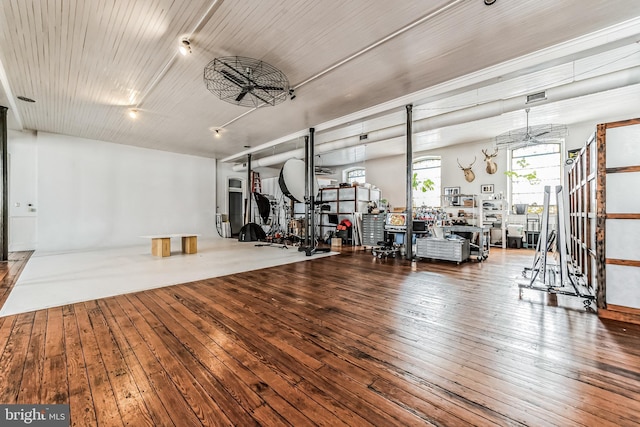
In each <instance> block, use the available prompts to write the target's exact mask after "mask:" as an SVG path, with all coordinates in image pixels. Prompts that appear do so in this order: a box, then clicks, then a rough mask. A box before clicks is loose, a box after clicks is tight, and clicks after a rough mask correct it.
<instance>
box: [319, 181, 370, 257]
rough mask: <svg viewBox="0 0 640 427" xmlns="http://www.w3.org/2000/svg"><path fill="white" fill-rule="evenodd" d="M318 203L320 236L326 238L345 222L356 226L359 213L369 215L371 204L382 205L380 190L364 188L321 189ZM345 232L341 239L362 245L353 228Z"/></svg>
mask: <svg viewBox="0 0 640 427" xmlns="http://www.w3.org/2000/svg"><path fill="white" fill-rule="evenodd" d="M317 201H318V203H319V204H320V221H319V227H320V236H325V235H326V234H328V233H329V232H333V231H335V230H336V226H337V225H338V224H340V222H342V221H343V220H348V221H350V222H351V224H354V225H355V224H356V221H357V219H356V217H357V216H358V215H357V214H358V213H367V212H369V206H370V204H374V203H375V205H376V206H377V205H378V204H379V203H380V190H379V189H377V188H368V187H363V186H340V187H327V188H321V189H320V193H319V194H318V199H317ZM343 231H346V233H342V234H343V236H339V237H342V238H343V239H344V240H347V241H351V243H352V244H355V245H357V244H360V236H359V235H357V236H353V227H352V229H351V230H343ZM354 237H355V238H354Z"/></svg>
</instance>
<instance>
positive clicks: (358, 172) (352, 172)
mask: <svg viewBox="0 0 640 427" xmlns="http://www.w3.org/2000/svg"><path fill="white" fill-rule="evenodd" d="M344 181H345V182H347V183H349V184H353V183H354V182H359V183H361V184H364V183H365V182H366V175H365V169H364V168H353V169H348V170H346V171H345V177H344Z"/></svg>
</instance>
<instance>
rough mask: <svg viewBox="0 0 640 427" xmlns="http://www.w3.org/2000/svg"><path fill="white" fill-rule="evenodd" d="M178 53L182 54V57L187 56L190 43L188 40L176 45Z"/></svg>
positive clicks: (189, 50)
mask: <svg viewBox="0 0 640 427" xmlns="http://www.w3.org/2000/svg"><path fill="white" fill-rule="evenodd" d="M178 51H179V52H180V53H181V54H182V56H187V54H189V53H191V43H190V42H189V40H188V39H182V40H181V41H180V44H179V45H178Z"/></svg>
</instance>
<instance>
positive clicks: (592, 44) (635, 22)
mask: <svg viewBox="0 0 640 427" xmlns="http://www.w3.org/2000/svg"><path fill="white" fill-rule="evenodd" d="M639 34H640V17H636V18H633V19H629V20H628V21H625V22H622V23H620V24H617V25H613V26H611V27H608V28H604V29H602V30H598V31H595V32H593V33H590V34H587V35H585V36H582V37H578V38H575V39H573V40H569V41H567V42H564V43H560V44H557V45H554V46H551V47H549V48H546V49H541V50H538V51H536V52H532V53H530V54H527V55H524V56H522V57H519V58H516V59H513V60H511V61H506V62H504V63H501V64H498V65H495V66H493V67H489V68H486V69H483V70H479V71H477V72H474V73H470V74H467V75H465V76H463V77H460V78H457V79H452V80H449V81H447V82H444V83H442V84H439V85H436V86H433V87H430V88H427V89H424V90H421V91H417V92H414V93H411V94H408V95H405V96H402V97H399V98H396V99H393V100H391V101H388V102H385V103H382V104H379V105H376V106H374V107H371V108H366V109H363V110H360V111H357V112H355V113H352V114H349V115H347V116H343V117H340V118H338V119H334V120H330V121H328V122H325V123H321V124H318V125H316V126H314V129H315V131H316V135H317V134H318V133H320V132H323V131H327V130H330V129H334V128H337V127H341V126H345V125H346V124H348V123H351V122H355V121H361V120H365V119H367V118H371V117H373V116H376V115H381V114H388V113H390V112H393V111H398V110H400V109H401V108H403V107H404V106H405V105H407V104H413V103H416V102H420V101H422V102H424V101H425V100H427V99H428V100H430V101H433V100H436V99H437V98H438V97H440V98H443V97H445V96H451V95H453V94H455V93H459V92H461V91H463V90H469V89H472V88H478V87H482V86H486V85H489V84H493V83H497V82H499V81H500V80H501V79H503V78H504V77H505V76H509V75H512V74H514V73H519V72H520V73H523V72H526V70H532V69H534V68H535V67H539V66H541V65H542V64H545V63H549V62H552V61H557V60H560V59H563V58H571V57H572V56H573V55H576V54H579V53H580V52H584V51H589V50H591V49H596V48H602V47H604V46H611V45H615V44H616V43H619V42H621V41H624V40H629V39H630V38H633V39H634V40H635V41H636V42H638V41H640V35H639ZM252 111H253V110H252ZM249 112H251V111H249ZM249 112H247V113H244V114H243V115H242V116H240V117H244V116H246V115H247V114H248V113H249ZM240 117H238V118H236V119H234V120H233V121H232V122H235V121H236V120H238V119H239V118H240ZM232 122H229V124H230V123H232ZM227 125H228V124H227ZM307 134H308V130H306V129H305V130H301V131H298V132H295V133H293V134H289V135H286V136H283V137H280V138H277V139H275V140H272V141H269V142H266V143H264V144H260V145H258V146H256V147H253V148H251V149H248V150H244V151H241V152H239V153H237V154H234V155H231V156H228V157H225V158H223V159H222V160H221V162H225V163H227V162H238V161H240V162H241V161H243V159H244V158H246V156H247V155H248V154H253V153H257V152H260V151H263V150H266V149H269V148H272V147H275V146H277V145H280V144H282V143H285V142H291V141H295V140H297V139H299V138H300V137H302V136H304V135H307Z"/></svg>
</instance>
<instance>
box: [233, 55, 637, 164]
mask: <svg viewBox="0 0 640 427" xmlns="http://www.w3.org/2000/svg"><path fill="white" fill-rule="evenodd" d="M635 84H640V66H636V67H631V68H627V69H625V70H620V71H615V72H613V73H609V74H605V75H602V76H597V77H591V78H589V79H585V80H580V81H577V82H573V83H568V84H565V85H562V86H557V87H554V88H549V89H547V90H546V91H545V92H546V99H544V100H540V101H536V102H535V103H532V104H527V103H526V96H524V95H519V96H515V97H512V98H508V99H499V100H497V101H491V102H487V103H484V104H480V105H477V106H474V107H469V108H463V109H460V110H456V111H452V112H449V113H444V114H440V115H437V116H433V117H427V118H424V119H421V120H417V121H415V122H414V123H413V130H414V134H416V133H421V132H426V131H429V130H433V129H439V128H443V127H447V126H453V125H458V124H461V123H468V122H472V121H476V120H482V119H488V118H491V117H495V116H499V115H501V114H504V113H510V112H513V111H518V110H522V109H524V108H527V107H529V106H531V105H543V104H548V103H552V102H558V101H562V100H565V99H571V98H577V97H580V96H586V95H590V94H594V93H598V92H604V91H607V90H613V89H618V88H621V87H625V86H630V85H635ZM541 91H542V90H541ZM404 132H405V125H404V124H401V125H396V126H391V127H388V128H384V129H380V130H377V131H371V132H367V136H368V137H367V139H366V140H365V141H362V140H360V135H355V136H350V137H347V138H342V139H338V140H335V141H330V142H325V143H322V144H319V145H318V146H317V147H316V149H315V151H316V154H322V153H327V152H330V151H335V150H339V149H343V148H348V147H353V146H356V145H361V144H363V143H366V144H368V143H371V142H378V141H383V140H386V139H391V138H397V137H400V136H403V135H404ZM303 156H304V150H303V149H297V150H292V151H287V152H285V153H280V154H276V155H273V156H268V157H263V158H261V159H257V160H254V161H253V162H252V165H253V166H255V167H265V166H273V165H275V164H278V163H282V162H284V161H286V160H288V159H291V158H299V159H300V158H302V157H303ZM245 168H246V164H241V165H235V166H234V167H233V170H234V171H241V170H244V169H245Z"/></svg>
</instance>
